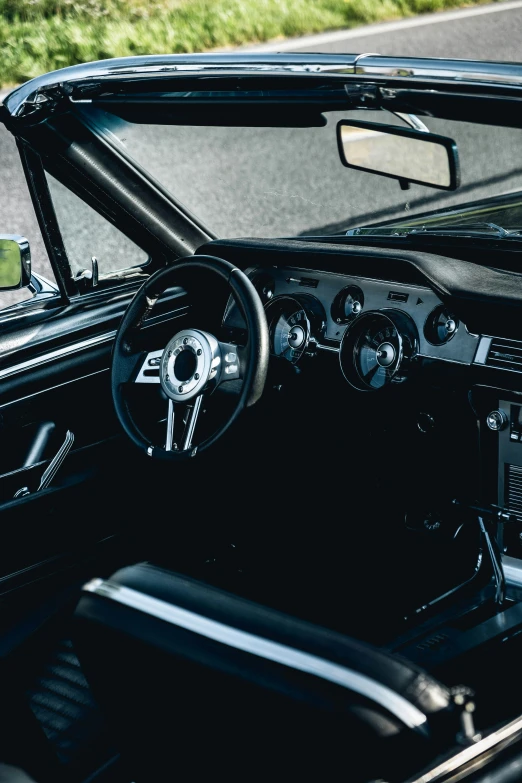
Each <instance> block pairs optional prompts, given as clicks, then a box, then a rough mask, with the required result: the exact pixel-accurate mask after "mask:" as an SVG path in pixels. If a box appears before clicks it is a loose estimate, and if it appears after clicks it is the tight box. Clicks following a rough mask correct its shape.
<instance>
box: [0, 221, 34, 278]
mask: <svg viewBox="0 0 522 783" xmlns="http://www.w3.org/2000/svg"><path fill="white" fill-rule="evenodd" d="M30 284H31V250H30V247H29V242H28V241H27V239H26V238H25V237H22V236H19V235H18V234H0V291H16V290H18V289H19V288H26V287H27V286H29V285H30Z"/></svg>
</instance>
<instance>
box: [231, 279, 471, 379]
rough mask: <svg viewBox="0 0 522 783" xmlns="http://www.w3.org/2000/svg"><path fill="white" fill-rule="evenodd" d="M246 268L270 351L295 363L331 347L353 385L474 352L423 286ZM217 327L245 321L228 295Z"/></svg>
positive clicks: (461, 359) (460, 327)
mask: <svg viewBox="0 0 522 783" xmlns="http://www.w3.org/2000/svg"><path fill="white" fill-rule="evenodd" d="M245 271H246V274H247V275H248V276H249V277H250V279H251V280H252V282H253V284H254V286H255V287H256V289H257V291H258V293H259V295H260V297H261V300H262V301H263V304H264V306H265V312H266V316H267V320H268V326H269V332H270V350H271V353H272V355H273V356H276V357H281V358H283V359H286V360H287V361H289V362H290V363H292V364H298V363H300V362H302V361H303V360H304V359H305V358H306V357H311V356H313V355H314V354H316V353H317V352H319V351H329V352H331V353H337V354H338V355H339V359H340V365H341V370H342V373H343V375H344V376H345V378H346V380H347V381H348V383H350V384H351V385H352V386H353V387H354V388H356V389H359V390H362V391H371V390H377V389H380V388H382V387H383V386H386V385H387V384H388V383H398V382H401V381H402V380H404V379H405V378H406V377H407V374H408V372H409V369H410V365H411V362H412V361H414V360H415V361H417V360H418V359H422V358H431V359H437V360H440V361H446V362H455V363H460V364H466V365H469V364H471V363H472V362H473V360H474V357H475V355H476V353H477V349H478V346H479V343H480V337H479V336H477V335H474V334H471V333H470V332H469V331H468V329H467V328H466V325H465V324H463V323H461V322H460V320H459V318H458V317H457V316H456V315H455V314H454V313H453V312H452V311H451V310H450V309H449V308H448V307H447V306H446V305H444V304H443V302H442V301H441V300H440V299H439V298H438V297H437V296H436V294H435V293H434V292H433V291H432V290H431V288H429V287H427V286H420V285H410V284H405V283H397V282H389V281H383V280H374V279H370V278H365V277H361V276H358V277H351V276H347V275H341V274H336V273H332V272H325V271H319V270H315V269H303V268H299V267H291V266H283V267H271V268H266V267H263V268H259V267H251V268H248V269H246V270H245ZM224 326H225V327H228V328H232V329H233V328H236V329H240V328H242V327H243V326H244V324H243V322H242V317H241V314H240V313H239V311H238V309H237V308H236V307H235V305H234V303H233V301H230V302H229V304H228V307H227V311H226V313H225V318H224Z"/></svg>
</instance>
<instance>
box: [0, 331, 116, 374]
mask: <svg viewBox="0 0 522 783" xmlns="http://www.w3.org/2000/svg"><path fill="white" fill-rule="evenodd" d="M115 336H116V330H114V331H112V332H104V333H103V334H98V335H96V337H89V338H87V339H86V340H80V341H79V342H77V343H72V344H71V345H66V346H64V347H63V348H56V350H54V351H49V352H48V353H43V354H41V355H40V356H35V357H34V359H27V361H25V362H20V364H13V365H12V366H11V367H5V368H4V369H3V370H0V380H3V379H4V378H9V377H10V376H11V375H18V374H19V373H21V372H25V370H32V369H33V368H34V367H39V366H40V365H42V364H48V363H49V362H52V361H54V360H55V359H62V358H63V357H64V356H70V355H71V354H74V353H78V352H79V351H84V350H86V349H87V348H92V347H94V346H95V345H103V343H108V342H110V341H111V340H114V338H115Z"/></svg>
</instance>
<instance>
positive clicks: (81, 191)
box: [0, 113, 209, 638]
mask: <svg viewBox="0 0 522 783" xmlns="http://www.w3.org/2000/svg"><path fill="white" fill-rule="evenodd" d="M6 117H7V113H4V119H6ZM67 123H69V124H68V130H69V132H70V141H71V146H73V145H74V143H75V134H78V136H80V137H81V135H82V133H83V134H84V135H85V133H86V131H85V129H84V128H82V127H81V126H80V124H79V123H78V122H75V121H72V122H70V121H69V119H68V118H66V124H67ZM8 124H9V122H8ZM10 130H11V132H12V134H13V136H14V139H10V140H11V142H12V143H11V144H10V145H9V144H3V143H1V142H0V150H6V151H7V153H8V155H9V158H8V160H7V161H6V163H5V164H4V171H6V172H7V171H8V170H11V171H13V170H14V169H16V167H17V166H18V167H21V170H23V179H22V177H21V175H20V176H19V177H18V194H19V193H20V183H21V182H23V186H24V187H25V188H26V192H25V201H24V203H25V205H26V210H27V211H26V218H25V219H24V220H25V222H24V220H22V219H21V216H19V215H18V214H17V213H13V209H12V200H11V201H9V195H8V196H7V200H6V203H11V211H10V214H9V210H8V209H6V215H7V216H8V218H7V219H6V222H5V223H3V225H0V233H2V235H9V236H10V235H13V234H16V233H17V232H20V223H23V230H24V232H25V233H27V234H31V232H34V235H33V236H31V235H30V236H27V237H25V239H26V240H27V242H28V245H29V247H31V245H32V244H33V241H34V247H35V249H36V250H37V251H38V252H37V253H35V256H37V258H38V260H37V263H36V264H35V268H34V269H33V270H32V271H31V273H30V277H29V278H28V279H27V280H21V283H20V285H21V287H20V288H18V289H17V290H15V291H0V297H4V298H5V306H4V309H3V310H0V432H1V433H2V443H3V449H2V452H1V454H0V520H1V531H2V532H1V533H0V537H1V539H0V540H1V542H2V545H1V547H0V599H2V600H3V603H4V607H6V606H7V607H9V606H10V605H11V603H13V602H15V603H16V605H17V606H18V605H19V598H20V595H21V594H23V595H25V596H29V598H28V600H29V603H31V601H36V602H38V601H39V600H41V599H42V596H43V595H44V594H45V595H49V596H51V595H54V594H55V593H56V590H57V588H66V587H67V586H68V585H70V584H71V582H72V581H74V580H75V579H76V580H78V579H81V578H82V575H83V574H85V575H89V573H90V571H89V567H87V566H86V563H87V562H88V560H89V558H93V557H96V558H98V561H99V562H101V560H102V559H103V557H104V556H105V555H104V553H106V552H107V553H109V554H108V555H107V556H108V557H109V558H111V557H113V554H114V553H115V552H118V551H119V550H118V546H117V545H115V538H116V536H117V534H118V531H119V530H121V529H122V528H123V529H125V528H128V527H129V524H130V523H132V518H133V515H134V514H136V513H137V512H136V508H135V504H134V503H133V496H132V492H130V489H131V488H132V487H133V485H134V483H135V482H136V481H141V482H144V481H145V479H144V472H145V471H146V470H147V466H146V465H144V464H143V460H142V458H141V455H139V454H138V453H137V452H135V451H134V448H133V447H132V446H129V445H128V444H127V442H126V441H125V440H124V438H123V436H122V435H121V432H120V428H119V426H118V423H117V420H116V418H115V415H114V413H113V405H112V398H111V392H110V382H109V381H110V363H111V348H112V343H113V340H114V336H115V333H116V330H117V328H118V325H119V322H120V320H121V317H122V314H123V313H124V312H125V309H126V307H127V306H128V304H129V302H130V301H131V299H132V296H133V295H134V293H135V291H136V290H137V288H138V287H139V286H140V285H141V284H142V282H143V281H144V280H145V279H146V277H147V276H148V275H149V274H150V273H151V272H153V271H154V270H156V269H158V268H159V267H161V266H162V265H164V264H165V263H166V262H167V259H168V254H167V252H166V250H167V247H166V246H165V245H163V246H162V245H161V242H160V243H158V241H157V239H156V238H155V237H154V236H153V235H152V233H151V232H150V230H149V228H148V227H147V226H146V225H144V224H143V223H140V222H139V221H137V220H135V219H134V220H133V219H132V218H131V219H125V208H120V207H119V206H118V205H116V206H114V200H113V198H112V195H110V194H109V195H108V196H107V197H106V198H105V199H104V198H102V191H101V188H100V186H99V184H98V183H94V182H93V178H91V176H90V175H89V174H88V173H86V172H85V171H84V172H83V173H82V177H81V178H78V176H77V169H76V167H75V166H74V165H73V166H71V165H70V163H69V162H68V161H64V159H63V156H62V154H61V152H62V150H61V149H60V146H59V145H58V149H57V138H59V137H58V133H57V129H56V128H53V127H51V126H49V127H41V126H40V127H38V128H37V129H34V128H30V129H28V130H27V129H14V128H13V127H11V128H10ZM2 134H3V136H2V139H3V138H4V137H5V138H7V136H6V134H7V131H6V130H2ZM9 138H10V137H9ZM62 138H63V137H62ZM15 140H16V145H15V143H14V141H15ZM84 141H85V139H84ZM104 153H105V156H106V157H105V165H106V166H107V167H110V166H111V160H110V159H111V154H110V151H108V150H107V149H106V148H104ZM15 159H16V164H15ZM113 168H114V170H113V179H112V184H113V186H114V184H115V181H116V179H117V178H118V179H119V180H120V181H121V182H122V183H123V182H124V181H125V176H124V174H125V172H124V171H122V170H121V167H120V170H118V165H117V161H116V165H115V166H114V167H113ZM127 173H128V172H127ZM130 174H131V176H132V175H133V174H134V175H136V172H130ZM139 176H140V177H141V176H142V175H141V174H139ZM13 181H14V178H13V177H11V184H12V183H13ZM13 187H14V186H13ZM146 187H147V183H145V182H143V189H144V190H146ZM149 188H150V185H149ZM17 198H18V199H19V195H18V196H17ZM161 199H163V201H165V205H164V208H165V211H168V210H169V207H170V208H171V210H172V212H173V213H175V218H176V220H177V221H178V223H179V225H181V224H182V220H183V215H182V212H181V211H180V210H179V209H178V208H177V206H176V205H169V204H168V199H166V198H165V197H164V196H161ZM19 200H20V199H19ZM29 204H31V205H32V206H31V207H30V209H32V210H33V213H32V214H30V213H29V211H28V210H29V206H28V205H29ZM107 204H112V206H111V207H110V208H108V207H107ZM0 206H1V205H0ZM19 217H20V219H19ZM13 222H16V223H17V225H16V226H14V225H13ZM188 225H189V232H191V235H190V236H191V241H190V242H187V241H185V238H184V239H183V240H182V241H181V242H179V243H178V246H177V248H176V246H175V245H174V248H173V247H170V248H168V250H169V251H170V252H171V257H176V256H177V255H181V254H182V252H181V251H183V254H185V253H187V252H190V251H191V250H193V249H195V248H196V247H197V246H198V244H201V243H202V242H203V241H205V240H207V239H208V238H209V235H208V234H207V233H205V232H204V231H203V230H202V229H201V228H199V227H197V226H194V224H193V223H191V222H190V220H189V222H188ZM25 226H27V227H28V229H29V230H28V231H26V230H25ZM36 229H38V230H36ZM42 271H43V272H45V274H42ZM0 282H1V275H0ZM16 300H19V301H16ZM186 314H187V297H186V294H185V292H184V291H183V290H182V289H180V288H174V289H171V290H169V291H167V292H166V293H165V294H164V296H163V297H162V298H161V300H160V301H159V302H158V304H157V306H156V307H155V309H154V314H153V317H150V318H149V319H148V320H147V322H146V323H145V324H144V329H143V332H144V341H145V343H144V344H146V345H147V347H148V348H150V349H151V350H152V349H157V348H158V347H163V346H164V345H165V343H166V342H167V341H168V339H169V338H170V337H171V336H172V333H173V330H174V331H177V330H178V328H179V326H178V325H177V324H178V322H182V321H183V319H184V318H185V317H186ZM140 395H141V396H140ZM151 395H152V396H151ZM154 395H155V396H154ZM158 395H159V396H160V392H159V387H158V388H154V389H151V388H146V389H139V390H137V396H138V400H137V407H138V409H139V410H140V411H141V415H142V418H143V421H144V423H145V426H151V427H154V426H155V423H156V422H157V420H158V418H161V417H162V415H163V414H162V410H163V409H162V407H161V405H162V400H161V399H160V398H159V397H158ZM151 400H153V402H152V404H151V402H150V401H151ZM142 401H143V403H142V404H141V405H140V402H142ZM57 457H58V458H59V459H57ZM61 458H63V459H61ZM46 471H47V473H46ZM50 477H51V479H52V480H50V481H49V478H50ZM46 479H47V480H46ZM118 556H120V557H121V556H123V555H122V553H121V551H119V555H118ZM110 562H111V565H110V566H108V567H109V568H110V567H113V566H114V562H116V561H114V560H111V561H110ZM100 567H101V566H100ZM91 568H92V566H91ZM15 596H16V601H15V598H14V597H15ZM13 605H14V604H13ZM8 615H9V612H7V613H4V618H5V617H7V616H8ZM16 619H17V618H16V617H15V618H14V619H13V623H12V624H11V626H9V628H10V630H12V629H13V628H14V627H15V626H16ZM7 622H8V623H9V622H10V621H7ZM4 638H5V637H4ZM13 638H17V637H16V633H15V634H14V637H13Z"/></svg>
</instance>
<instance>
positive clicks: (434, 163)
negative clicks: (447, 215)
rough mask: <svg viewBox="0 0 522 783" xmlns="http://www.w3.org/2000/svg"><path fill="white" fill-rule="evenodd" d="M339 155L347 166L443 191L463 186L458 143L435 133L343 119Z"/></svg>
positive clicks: (402, 183) (338, 128) (338, 141)
mask: <svg viewBox="0 0 522 783" xmlns="http://www.w3.org/2000/svg"><path fill="white" fill-rule="evenodd" d="M337 144H338V146H339V155H340V157H341V161H342V162H343V164H344V165H345V166H347V167H348V168H351V169H360V170H361V171H369V172H373V173H374V174H381V175H382V176H384V177H393V178H394V179H398V180H399V182H400V185H401V187H402V188H407V187H409V183H410V182H414V183H417V184H419V185H429V186H430V187H432V188H440V189H441V190H456V189H457V188H458V186H459V185H460V169H459V158H458V152H457V145H456V144H455V142H454V141H453V139H449V138H447V137H446V136H438V135H436V134H434V133H426V132H423V131H417V130H413V129H411V128H399V127H397V126H396V125H380V124H379V123H377V122H363V121H356V120H353V121H352V120H341V121H340V122H339V123H338V124H337Z"/></svg>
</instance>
